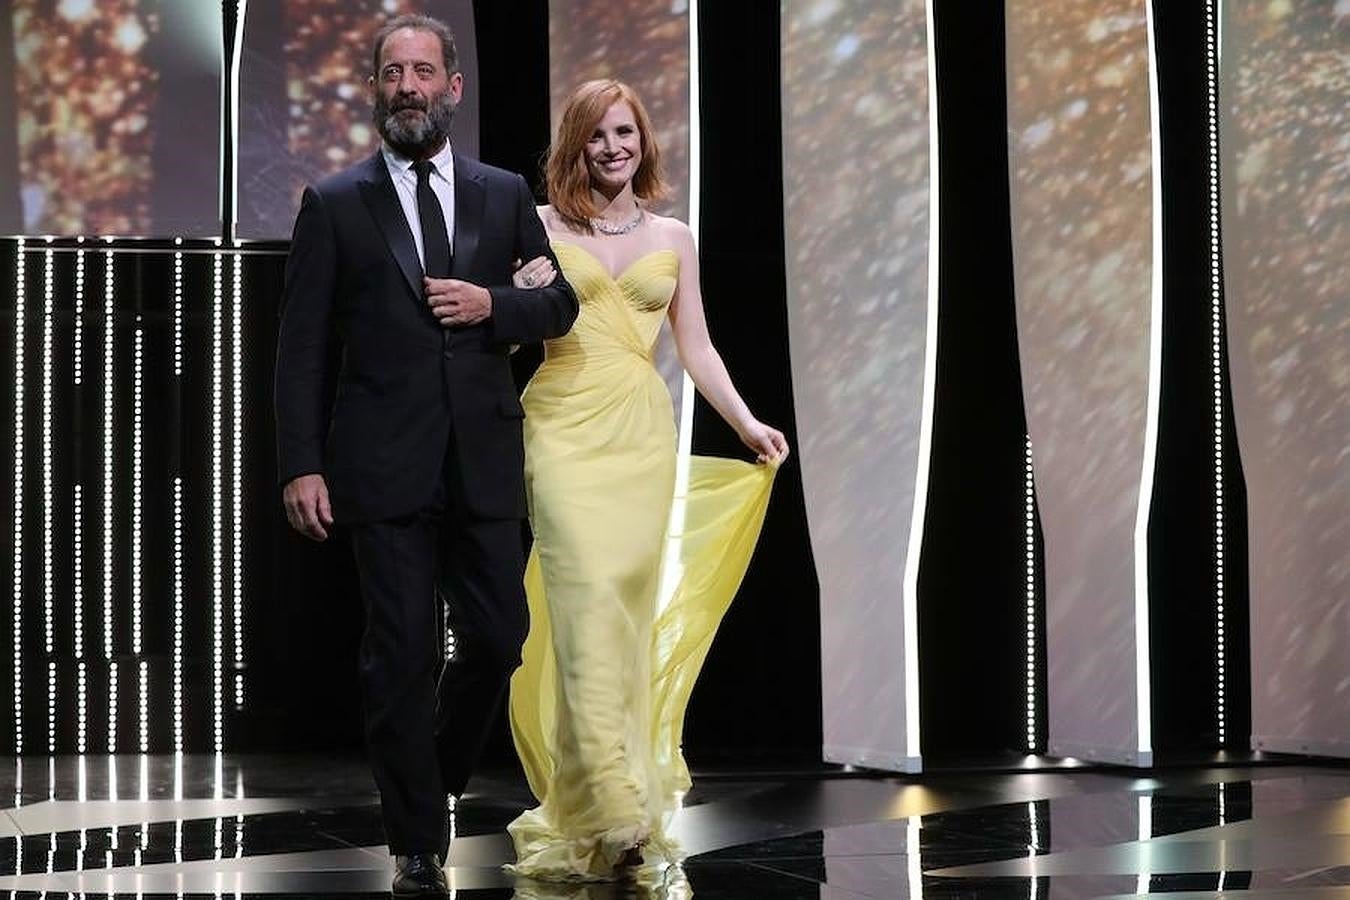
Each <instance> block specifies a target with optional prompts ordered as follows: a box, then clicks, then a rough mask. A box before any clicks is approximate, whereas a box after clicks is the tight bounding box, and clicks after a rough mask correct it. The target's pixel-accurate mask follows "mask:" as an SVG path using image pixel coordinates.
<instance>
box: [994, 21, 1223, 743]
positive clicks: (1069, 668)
mask: <svg viewBox="0 0 1350 900" xmlns="http://www.w3.org/2000/svg"><path fill="white" fill-rule="evenodd" d="M1145 2H1146V0H1009V2H1008V4H1007V41H1008V43H1007V66H1008V150H1009V168H1010V172H1009V174H1010V176H1011V177H1010V183H1011V189H1012V196H1011V212H1012V223H1013V258H1014V277H1015V283H1016V292H1017V324H1018V339H1019V347H1020V355H1021V363H1022V380H1023V385H1024V390H1025V395H1026V410H1027V423H1028V430H1029V432H1030V434H1031V438H1032V440H1033V441H1034V442H1035V458H1034V465H1035V481H1036V493H1037V501H1038V503H1039V505H1040V514H1041V523H1042V528H1043V533H1044V541H1045V567H1046V574H1045V584H1046V654H1047V656H1046V674H1047V699H1048V710H1047V713H1048V716H1047V717H1048V722H1049V743H1050V749H1051V752H1060V753H1070V752H1072V753H1077V754H1079V755H1084V756H1087V757H1089V758H1107V759H1115V761H1118V762H1132V761H1134V760H1133V759H1132V758H1127V754H1129V753H1132V752H1134V751H1135V750H1136V749H1137V738H1138V735H1137V733H1136V730H1137V726H1138V722H1137V715H1136V712H1137V709H1136V701H1137V699H1138V698H1137V697H1136V696H1135V693H1136V692H1135V689H1134V686H1135V682H1136V674H1137V673H1136V664H1137V659H1136V642H1135V618H1136V606H1135V602H1136V596H1135V594H1136V562H1137V560H1136V555H1135V528H1136V515H1137V511H1138V508H1139V503H1140V499H1141V485H1140V478H1141V473H1142V471H1143V459H1144V455H1145V453H1146V452H1148V448H1147V447H1146V441H1145V431H1146V426H1147V412H1148V396H1149V366H1150V325H1151V304H1152V292H1151V287H1150V286H1151V279H1152V275H1153V268H1152V252H1153V244H1152V237H1151V235H1152V221H1153V219H1152V217H1153V207H1152V203H1153V198H1152V187H1151V185H1152V177H1153V165H1152V150H1151V141H1150V134H1151V125H1150V113H1149V71H1148V67H1149V58H1148V52H1149V51H1148V21H1147V18H1146V12H1145ZM1197 302H1199V301H1198V300H1197ZM1142 489H1143V490H1145V491H1147V490H1151V486H1150V485H1144V486H1143V488H1142Z"/></svg>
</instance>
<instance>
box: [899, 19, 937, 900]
mask: <svg viewBox="0 0 1350 900" xmlns="http://www.w3.org/2000/svg"><path fill="white" fill-rule="evenodd" d="M929 2H930V3H931V2H932V0H929ZM922 823H923V819H921V818H920V817H919V816H910V817H909V818H908V819H906V820H905V874H906V876H907V877H908V880H909V894H908V896H909V897H911V898H914V900H922V897H923V841H922V840H921V839H920V838H921V835H920V832H921V831H922V829H923V824H922Z"/></svg>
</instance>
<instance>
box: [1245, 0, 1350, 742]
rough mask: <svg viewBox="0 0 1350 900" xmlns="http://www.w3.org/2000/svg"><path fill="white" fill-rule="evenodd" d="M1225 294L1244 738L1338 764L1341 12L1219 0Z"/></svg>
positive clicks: (1342, 701)
mask: <svg viewBox="0 0 1350 900" xmlns="http://www.w3.org/2000/svg"><path fill="white" fill-rule="evenodd" d="M1223 8H1224V13H1225V18H1224V21H1223V25H1222V29H1221V32H1220V34H1221V38H1222V53H1221V66H1222V70H1221V80H1220V105H1221V108H1222V122H1221V134H1222V146H1223V163H1224V165H1223V194H1224V203H1223V259H1224V290H1225V297H1226V302H1227V307H1228V317H1229V342H1228V348H1229V354H1230V365H1231V371H1232V381H1233V403H1234V411H1235V416H1236V419H1237V429H1238V437H1239V441H1240V449H1241V453H1242V465H1243V470H1244V472H1245V475H1246V480H1247V494H1248V509H1249V513H1248V531H1249V536H1250V544H1249V551H1248V552H1249V565H1250V577H1251V629H1252V636H1251V649H1252V730H1253V733H1254V741H1255V743H1256V744H1257V745H1258V746H1260V747H1264V748H1266V749H1269V750H1284V751H1292V752H1306V751H1311V752H1320V753H1328V754H1331V753H1334V754H1338V755H1350V655H1347V654H1346V652H1345V646H1344V645H1345V636H1346V635H1348V634H1350V552H1348V551H1347V548H1350V404H1347V402H1346V397H1347V395H1350V163H1347V160H1348V159H1350V146H1348V145H1347V137H1346V135H1347V134H1350V114H1348V113H1347V101H1346V98H1347V97H1350V3H1347V2H1345V0H1335V2H1333V0H1320V2H1307V3H1305V2H1290V0H1226V2H1225V3H1224V4H1223Z"/></svg>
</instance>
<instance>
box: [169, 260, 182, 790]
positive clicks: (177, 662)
mask: <svg viewBox="0 0 1350 900" xmlns="http://www.w3.org/2000/svg"><path fill="white" fill-rule="evenodd" d="M173 242H174V245H175V247H177V248H180V249H175V250H174V254H173V379H174V392H175V397H176V398H177V399H176V402H177V403H178V405H179V406H180V408H181V405H182V384H183V251H182V249H181V247H182V245H183V239H182V238H174V241H173ZM180 455H181V454H180ZM177 465H178V466H179V471H176V472H174V476H173V674H172V678H173V751H174V753H176V754H180V755H181V754H182V752H183V475H182V471H181V465H182V463H181V460H179V461H177ZM178 764H179V765H181V764H182V762H181V760H180V761H179V763H178Z"/></svg>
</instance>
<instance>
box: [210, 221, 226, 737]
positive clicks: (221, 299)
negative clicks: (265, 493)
mask: <svg viewBox="0 0 1350 900" xmlns="http://www.w3.org/2000/svg"><path fill="white" fill-rule="evenodd" d="M224 265H225V258H224V255H223V254H222V252H221V248H220V239H219V238H217V239H216V252H215V253H214V254H213V255H212V263H211V267H212V274H211V286H212V290H211V650H212V652H211V657H212V658H211V703H212V706H211V710H212V715H211V722H212V727H211V734H212V745H213V746H214V748H215V751H216V752H217V753H221V752H222V751H223V750H224V743H225V697H224V674H225V673H224V665H225V646H224V642H225V626H224V621H223V620H224V615H225V598H224V542H223V534H222V527H221V522H220V519H221V515H222V513H223V511H224V503H223V497H222V494H223V491H224V472H223V471H222V468H221V466H222V462H223V459H222V452H221V436H222V431H223V427H224V425H223V422H222V399H223V398H222V394H223V372H222V362H223V360H222V357H223V355H224V339H225V323H224V308H225V289H224V279H225V274H224Z"/></svg>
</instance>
